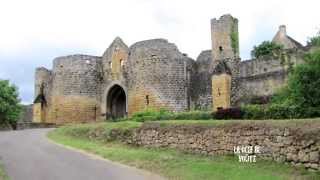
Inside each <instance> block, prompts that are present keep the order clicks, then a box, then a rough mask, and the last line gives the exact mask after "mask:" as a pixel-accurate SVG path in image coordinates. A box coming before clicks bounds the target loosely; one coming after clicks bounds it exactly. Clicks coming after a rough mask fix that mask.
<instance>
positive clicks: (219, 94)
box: [218, 88, 221, 96]
mask: <svg viewBox="0 0 320 180" xmlns="http://www.w3.org/2000/svg"><path fill="white" fill-rule="evenodd" d="M218 96H221V92H220V88H218Z"/></svg>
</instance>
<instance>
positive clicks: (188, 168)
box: [48, 121, 320, 180]
mask: <svg viewBox="0 0 320 180" xmlns="http://www.w3.org/2000/svg"><path fill="white" fill-rule="evenodd" d="M163 122H165V121H161V123H163ZM178 122H179V123H187V124H188V123H200V124H201V123H204V122H202V121H186V122H184V121H172V122H171V123H172V124H175V123H178ZM206 122H208V121H206ZM228 122H229V121H228ZM215 123H216V124H219V123H226V122H224V121H219V122H216V121H212V124H211V125H216V124H215ZM166 125H168V124H166ZM139 126H141V123H137V122H120V123H99V124H90V125H76V126H67V127H62V128H58V129H56V130H54V131H52V132H50V133H49V134H48V137H49V138H50V139H52V140H54V141H56V142H58V143H61V144H63V145H66V146H71V147H74V148H77V149H82V150H85V151H87V152H90V153H94V154H97V155H100V156H102V157H103V158H107V159H109V160H112V161H117V162H120V163H123V164H127V165H130V166H134V167H137V168H141V169H146V170H149V171H151V172H154V173H157V174H160V175H162V176H164V177H168V178H169V179H173V180H195V179H201V180H215V179H217V180H229V179H231V180H242V179H243V180H244V179H245V180H256V179H259V180H271V179H272V180H286V179H288V180H291V179H315V180H316V179H320V174H319V173H311V172H307V171H305V170H303V169H301V168H293V167H291V166H289V165H285V164H280V163H275V162H270V161H263V160H260V159H258V162H257V163H239V162H238V161H237V158H236V157H233V156H202V155H194V154H186V153H183V152H179V151H176V150H173V149H159V148H158V149H155V148H138V147H132V146H127V145H123V144H119V143H115V142H113V143H106V142H103V141H98V140H96V141H93V140H89V139H88V138H85V137H84V136H74V135H78V133H81V132H83V131H84V132H85V133H88V128H91V129H92V128H93V129H97V128H98V129H99V128H101V127H104V128H106V129H107V130H110V129H112V128H115V127H116V128H124V129H130V128H136V127H139ZM73 131H76V132H77V133H76V134H70V133H71V132H73Z"/></svg>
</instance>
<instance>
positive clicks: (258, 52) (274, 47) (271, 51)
mask: <svg viewBox="0 0 320 180" xmlns="http://www.w3.org/2000/svg"><path fill="white" fill-rule="evenodd" d="M282 49H283V47H282V46H281V45H278V44H276V43H274V42H270V41H263V42H262V43H261V44H260V45H258V46H254V47H253V50H252V51H251V56H252V57H253V58H259V57H261V56H271V55H273V56H276V55H279V54H280V53H279V52H280V51H281V50H282Z"/></svg>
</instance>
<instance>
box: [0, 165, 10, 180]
mask: <svg viewBox="0 0 320 180" xmlns="http://www.w3.org/2000/svg"><path fill="white" fill-rule="evenodd" d="M0 180H9V177H8V176H7V174H6V172H5V171H4V167H3V164H2V163H1V162H0Z"/></svg>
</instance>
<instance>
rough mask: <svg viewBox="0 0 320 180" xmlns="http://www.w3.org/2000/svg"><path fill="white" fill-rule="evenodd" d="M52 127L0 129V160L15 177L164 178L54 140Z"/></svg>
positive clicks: (47, 179)
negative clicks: (14, 129) (52, 139)
mask: <svg viewBox="0 0 320 180" xmlns="http://www.w3.org/2000/svg"><path fill="white" fill-rule="evenodd" d="M48 131H50V129H30V130H23V131H7V132H0V161H2V162H3V163H4V166H5V169H6V171H7V173H8V175H9V177H10V178H11V180H160V179H162V178H161V177H159V176H157V175H153V174H151V173H148V172H145V171H142V170H138V169H135V168H131V167H128V166H124V165H121V164H118V163H114V162H111V161H106V160H102V159H99V158H95V156H90V155H87V154H84V153H81V152H78V151H74V150H70V149H67V148H64V147H62V146H59V145H56V144H54V143H52V142H50V141H49V140H48V139H47V138H46V134H47V132H48Z"/></svg>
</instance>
